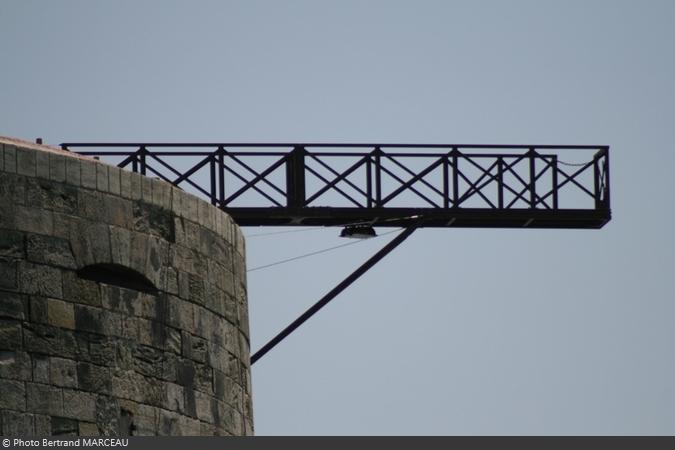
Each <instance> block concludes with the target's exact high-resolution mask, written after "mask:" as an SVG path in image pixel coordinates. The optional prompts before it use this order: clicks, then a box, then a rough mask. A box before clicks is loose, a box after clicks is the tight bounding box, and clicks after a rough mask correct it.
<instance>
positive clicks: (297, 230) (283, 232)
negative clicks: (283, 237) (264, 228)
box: [244, 227, 326, 239]
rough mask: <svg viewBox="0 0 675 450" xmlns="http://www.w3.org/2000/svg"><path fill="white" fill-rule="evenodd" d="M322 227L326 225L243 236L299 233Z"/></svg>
mask: <svg viewBox="0 0 675 450" xmlns="http://www.w3.org/2000/svg"><path fill="white" fill-rule="evenodd" d="M323 228H326V227H311V228H300V229H296V230H284V231H270V232H269V233H257V234H248V235H246V236H244V237H245V238H246V239H248V238H253V237H259V236H272V235H275V234H287V233H300V232H303V231H312V230H321V229H323Z"/></svg>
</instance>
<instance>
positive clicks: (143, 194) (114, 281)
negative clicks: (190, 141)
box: [0, 140, 253, 436]
mask: <svg viewBox="0 0 675 450" xmlns="http://www.w3.org/2000/svg"><path fill="white" fill-rule="evenodd" d="M244 255H245V251H244V241H243V236H242V234H241V232H240V230H239V227H237V225H235V224H234V223H233V222H232V220H231V219H230V217H229V216H227V215H226V214H225V213H223V212H222V211H220V210H218V209H216V208H214V207H212V206H211V205H209V204H208V203H206V202H204V201H202V200H199V199H197V198H196V197H194V196H192V195H189V194H186V193H184V192H183V191H181V190H179V189H176V188H173V187H171V186H170V185H169V184H167V183H164V182H161V181H159V180H156V179H151V178H146V177H141V176H140V175H138V174H133V173H130V172H125V171H121V170H119V169H118V168H116V167H112V166H108V165H106V164H102V163H99V162H96V161H93V160H88V159H84V158H81V157H77V156H76V155H71V154H68V153H67V152H59V151H56V150H53V149H50V148H46V147H44V148H43V147H39V146H35V145H32V144H28V143H21V142H15V141H10V140H0V393H1V395H0V427H1V428H0V429H1V431H2V435H4V436H10V435H16V436H34V435H99V434H100V435H213V434H217V435H244V434H252V433H253V417H252V411H251V386H250V365H249V353H250V352H249V338H248V316H247V300H246V272H245V260H244Z"/></svg>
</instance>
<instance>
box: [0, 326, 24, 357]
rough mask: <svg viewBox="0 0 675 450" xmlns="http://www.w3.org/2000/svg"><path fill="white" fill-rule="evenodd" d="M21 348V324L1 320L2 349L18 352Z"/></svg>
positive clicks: (0, 339) (0, 343)
mask: <svg viewBox="0 0 675 450" xmlns="http://www.w3.org/2000/svg"><path fill="white" fill-rule="evenodd" d="M21 347H22V340H21V322H17V321H15V320H6V319H0V349H2V350H17V349H20V348H21Z"/></svg>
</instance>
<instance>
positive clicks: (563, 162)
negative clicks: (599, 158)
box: [558, 160, 591, 167]
mask: <svg viewBox="0 0 675 450" xmlns="http://www.w3.org/2000/svg"><path fill="white" fill-rule="evenodd" d="M590 162H591V161H588V162H585V163H579V164H577V163H568V162H565V161H561V160H558V164H562V165H563V166H572V167H581V166H585V165H586V164H588V163H590Z"/></svg>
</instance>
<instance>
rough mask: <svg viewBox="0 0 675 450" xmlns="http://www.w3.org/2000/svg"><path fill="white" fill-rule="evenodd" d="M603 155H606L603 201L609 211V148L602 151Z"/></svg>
mask: <svg viewBox="0 0 675 450" xmlns="http://www.w3.org/2000/svg"><path fill="white" fill-rule="evenodd" d="M602 153H603V155H605V158H604V164H603V167H604V169H605V170H604V171H603V172H604V174H605V180H604V181H605V182H604V186H605V189H604V190H603V191H604V192H603V194H604V195H603V198H602V200H603V207H605V208H607V209H609V205H610V203H609V147H604V148H603V149H602Z"/></svg>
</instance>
